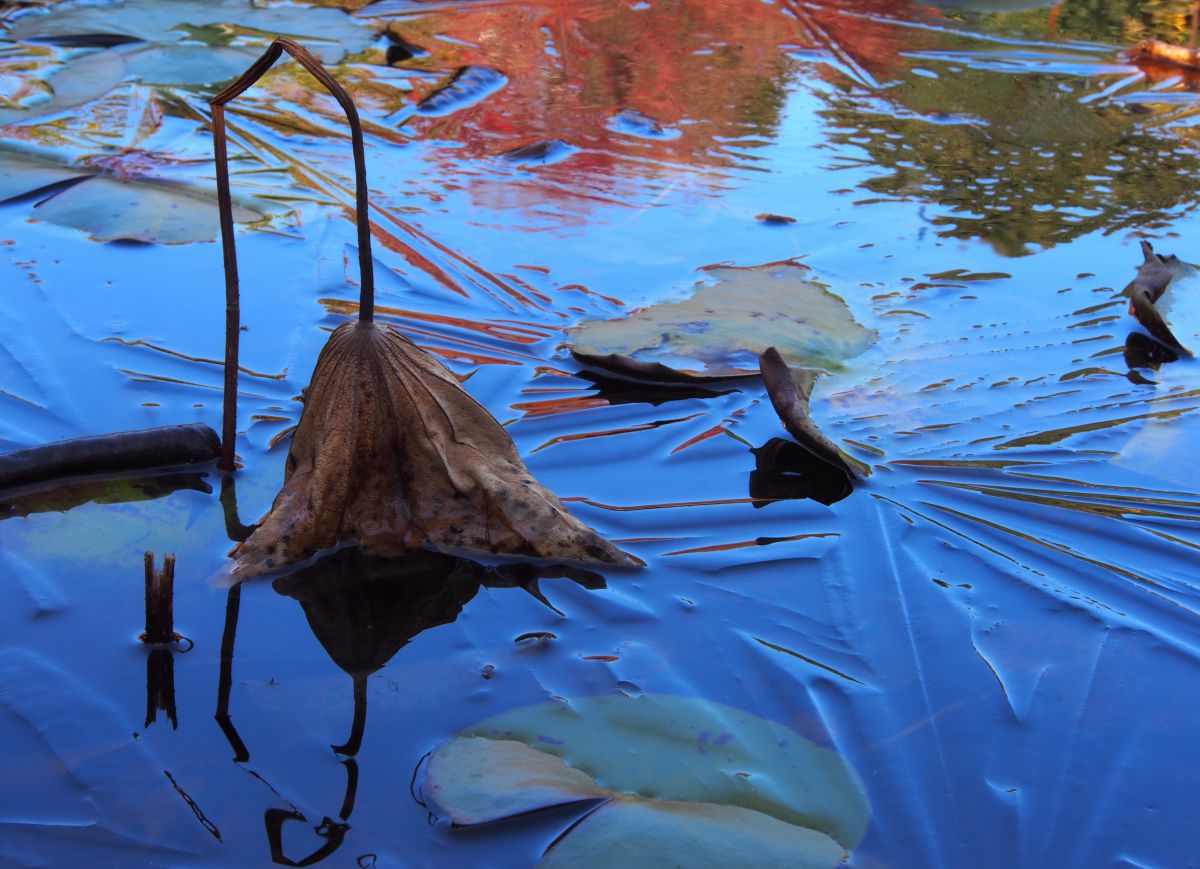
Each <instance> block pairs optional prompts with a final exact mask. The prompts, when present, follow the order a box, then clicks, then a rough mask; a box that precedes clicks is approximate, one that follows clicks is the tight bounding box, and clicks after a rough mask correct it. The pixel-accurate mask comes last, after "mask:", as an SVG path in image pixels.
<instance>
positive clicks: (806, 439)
mask: <svg viewBox="0 0 1200 869" xmlns="http://www.w3.org/2000/svg"><path fill="white" fill-rule="evenodd" d="M758 364H759V367H760V368H761V370H762V378H763V383H764V384H765V385H766V387H767V395H769V396H770V397H771V406H772V407H774V408H775V412H776V413H777V414H779V418H780V419H781V420H782V421H783V427H784V428H786V429H787V430H788V434H790V435H791V436H792V437H794V438H795V439H796V440H797V441H798V442H799V444H800V446H802V447H804V448H805V449H806V450H808V452H810V453H812V454H813V455H814V456H815V457H816V458H818V459H820V460H821V461H823V462H825V463H826V464H828V465H832V466H833V467H835V468H838V469H840V470H842V471H844V472H845V473H846V474H848V475H850V476H851V477H853V476H854V474H855V469H854V468H852V467H851V465H850V463H849V462H847V461H846V457H845V456H843V455H842V452H841V450H839V449H838V448H837V447H836V446H834V443H833V441H831V440H829V438H827V437H825V435H823V434H821V432H820V430H819V429H818V428H817V427H816V425H814V424H813V421H812V419H811V417H809V415H808V400H807V397H802V396H801V395H800V393H799V391H797V389H796V382H795V380H793V379H792V370H791V369H790V368H788V366H787V363H786V362H784V361H783V357H782V356H780V355H779V351H778V350H776V349H775V348H774V347H768V348H767V349H766V351H764V352H763V354H762V356H760V357H759V360H758Z"/></svg>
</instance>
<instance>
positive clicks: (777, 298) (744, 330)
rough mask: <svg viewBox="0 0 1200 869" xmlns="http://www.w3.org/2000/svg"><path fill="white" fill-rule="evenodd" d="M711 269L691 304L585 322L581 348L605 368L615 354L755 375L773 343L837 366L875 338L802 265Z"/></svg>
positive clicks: (804, 361) (707, 372)
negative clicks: (759, 358) (708, 276)
mask: <svg viewBox="0 0 1200 869" xmlns="http://www.w3.org/2000/svg"><path fill="white" fill-rule="evenodd" d="M707 271H708V273H709V275H710V276H711V277H712V278H713V279H714V280H715V282H714V283H709V284H701V285H700V286H698V287H697V288H696V290H695V291H694V292H693V293H692V295H691V296H690V297H689V298H687V299H685V300H683V301H679V302H663V303H660V304H657V305H651V306H650V307H648V308H643V309H641V310H639V311H636V312H634V313H633V314H631V315H629V316H627V317H622V318H619V319H615V320H593V321H590V322H586V323H583V324H582V325H580V326H578V327H577V328H576V329H575V330H573V331H574V338H575V346H574V348H573V352H574V353H575V354H576V356H577V357H578V358H581V359H586V360H587V361H588V362H591V363H594V364H599V365H603V364H604V360H603V357H606V356H610V355H615V356H617V357H630V358H631V359H632V361H634V362H642V363H654V362H659V363H663V364H665V365H667V366H670V367H672V368H674V367H676V366H678V365H679V364H680V363H687V362H690V363H692V364H695V363H696V362H699V363H701V364H702V365H703V366H704V369H703V370H702V371H699V372H696V373H697V374H698V375H700V376H705V377H714V376H722V375H724V376H728V375H745V374H752V373H754V372H755V371H756V370H757V368H758V357H759V355H760V354H762V352H763V351H764V350H766V349H767V348H768V347H772V346H774V347H777V348H779V351H780V352H781V353H783V354H784V355H785V356H786V357H787V359H788V360H789V361H790V362H791V364H792V365H793V366H796V367H801V368H818V369H836V368H839V367H841V365H842V364H843V363H844V362H845V361H846V360H848V359H852V358H853V357H855V356H857V355H859V354H860V353H862V352H863V351H864V350H866V349H867V347H869V346H870V345H871V342H872V341H874V339H875V333H874V332H872V331H871V330H870V329H867V328H865V327H863V326H861V325H859V323H858V322H856V321H855V319H854V315H853V313H851V311H850V309H849V307H847V306H846V303H845V302H844V301H843V300H842V299H841V298H840V297H839V296H836V295H834V294H833V293H831V292H830V291H829V290H828V289H827V288H826V287H825V286H824V285H822V284H819V283H816V282H815V281H813V280H811V279H810V278H809V269H808V267H807V266H804V265H802V264H800V263H797V262H792V261H788V262H782V263H771V264H769V265H764V266H756V267H752V268H736V267H732V266H730V267H725V266H722V267H717V268H710V269H708V270H707ZM625 367H626V368H628V366H625Z"/></svg>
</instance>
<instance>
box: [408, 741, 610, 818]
mask: <svg viewBox="0 0 1200 869" xmlns="http://www.w3.org/2000/svg"><path fill="white" fill-rule="evenodd" d="M426 775H427V782H428V794H429V796H430V797H432V798H433V800H434V802H436V803H438V804H439V805H442V806H444V807H445V808H446V810H447V812H448V813H449V815H450V820H452V821H453V822H454V823H455V824H462V825H466V824H486V823H487V822H489V821H495V820H499V819H500V818H511V817H512V816H513V815H520V814H524V813H525V812H532V811H536V810H538V809H544V808H547V807H548V806H558V805H566V804H568V803H577V802H580V801H581V800H593V799H604V798H606V797H607V796H608V791H606V790H604V789H603V788H601V787H598V786H597V785H596V783H595V782H594V781H592V780H591V778H589V777H588V775H587V774H586V773H582V772H580V771H579V770H577V769H571V768H570V767H569V766H567V765H566V764H565V763H563V762H562V761H561V760H559V759H558V758H557V757H553V756H552V755H549V754H546V753H544V752H541V751H535V750H533V749H532V748H530V747H529V746H527V745H525V744H524V743H522V742H514V741H512V740H507V739H484V738H482V737H459V738H457V739H452V740H450V741H449V742H447V743H446V744H445V745H443V746H442V747H441V748H439V749H438V750H437V751H436V752H435V753H434V754H433V755H432V756H431V757H430V759H429V770H428V772H427V774H426Z"/></svg>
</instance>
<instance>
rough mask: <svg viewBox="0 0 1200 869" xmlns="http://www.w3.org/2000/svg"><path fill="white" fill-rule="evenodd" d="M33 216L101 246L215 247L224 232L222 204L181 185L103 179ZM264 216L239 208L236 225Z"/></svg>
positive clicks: (46, 204) (77, 188)
mask: <svg viewBox="0 0 1200 869" xmlns="http://www.w3.org/2000/svg"><path fill="white" fill-rule="evenodd" d="M33 216H34V217H36V218H38V219H39V220H47V221H49V222H51V223H57V224H58V225H60V226H69V227H71V228H73V229H80V230H83V231H84V232H86V233H88V234H89V235H90V236H91V237H92V238H94V239H95V240H96V241H117V240H126V241H144V242H149V243H156V244H183V243H186V242H190V241H212V240H213V239H214V238H215V237H216V235H217V230H218V228H219V227H218V215H217V202H216V200H215V199H210V198H209V197H207V196H204V195H203V194H200V193H199V192H197V191H194V190H191V189H189V188H187V187H185V186H183V185H181V184H171V183H167V182H154V181H136V182H128V183H127V182H124V181H118V180H117V179H115V178H107V177H104V176H97V177H95V178H90V179H88V180H87V181H84V182H82V183H80V184H76V185H73V186H72V187H70V188H68V189H66V190H64V191H63V192H61V193H59V194H57V195H56V196H52V197H51V198H50V199H47V200H46V201H45V202H42V203H40V204H39V205H38V206H37V207H35V208H34V209H33ZM261 217H262V215H261V214H258V213H256V212H253V211H251V210H250V209H248V208H242V207H240V206H234V209H233V219H234V220H236V221H238V222H240V223H245V222H250V221H254V220H258V219H260V218H261Z"/></svg>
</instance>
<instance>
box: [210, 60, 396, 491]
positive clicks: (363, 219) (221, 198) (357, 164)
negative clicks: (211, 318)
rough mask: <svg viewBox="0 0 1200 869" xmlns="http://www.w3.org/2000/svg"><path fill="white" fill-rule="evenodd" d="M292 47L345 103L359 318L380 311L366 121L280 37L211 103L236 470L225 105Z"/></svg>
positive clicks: (236, 302)
mask: <svg viewBox="0 0 1200 869" xmlns="http://www.w3.org/2000/svg"><path fill="white" fill-rule="evenodd" d="M285 51H286V52H287V53H288V54H290V55H291V56H292V57H294V58H295V59H296V61H297V62H298V63H299V64H300V65H301V66H303V67H304V68H305V69H306V70H308V71H309V72H310V73H311V74H312V76H313V78H315V79H316V80H317V81H319V82H320V83H321V84H322V85H324V87H325V88H326V90H328V91H329V92H330V93H331V94H332V95H333V97H334V99H336V100H337V101H338V104H339V105H341V107H342V110H343V111H344V112H345V113H346V122H347V123H348V124H349V125H350V140H351V147H352V150H353V152H354V214H355V222H356V223H357V224H358V267H359V278H360V286H361V289H360V293H359V303H358V319H359V321H360V322H364V323H369V322H371V320H373V319H374V316H375V276H374V270H373V268H372V261H371V222H370V219H369V216H368V214H367V166H366V156H365V153H364V149H363V134H362V125H361V124H360V123H359V120H358V110H357V109H356V108H355V107H354V102H353V100H351V99H350V95H349V94H347V93H346V91H345V90H343V89H342V86H341V85H340V84H338V83H337V80H336V79H334V77H333V76H331V75H330V74H329V73H328V71H326V69H325V67H323V66H321V62H320V61H319V60H317V59H316V58H315V57H314V56H313V55H311V54H309V52H308V51H307V49H305V48H304V47H303V46H301V45H299V44H298V43H296V42H293V41H292V40H290V39H287V38H284V37H280V38H278V39H276V40H275V41H274V42H272V43H271V46H270V47H269V48H268V49H267V50H266V51H265V52H264V53H263V55H262V57H260V58H259V59H258V60H256V61H255V62H254V64H253V65H252V66H251V67H250V68H249V69H248V70H246V72H245V73H243V75H242V77H241V78H239V79H238V80H237V81H235V82H234V83H233V84H231V85H230V86H229V87H227V88H225V90H223V91H221V93H219V94H217V95H216V96H215V97H213V98H212V100H211V101H210V102H209V105H210V106H211V107H212V133H213V151H214V153H215V157H216V164H217V204H218V207H219V209H220V213H221V245H222V249H223V253H224V263H225V409H224V417H223V419H222V424H221V461H220V467H221V470H223V471H232V470H233V469H234V460H233V447H234V442H235V440H236V439H237V371H238V337H239V331H240V329H241V302H240V296H239V289H238V269H237V247H236V242H235V240H234V232H233V202H232V198H231V196H230V192H229V155H228V152H227V148H226V136H225V104H226V103H228V102H230V101H231V100H233V99H234V98H235V97H237V96H239V95H241V94H242V93H243V92H245V91H246V90H247V89H248V88H249V87H250V86H251V85H253V84H254V83H255V82H257V81H258V80H259V79H260V78H262V76H263V75H264V74H265V73H266V71H267V70H269V69H270V68H271V66H272V65H273V64H274V63H275V61H277V60H278V59H279V57H280V56H281V55H282V54H283V52H285Z"/></svg>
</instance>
